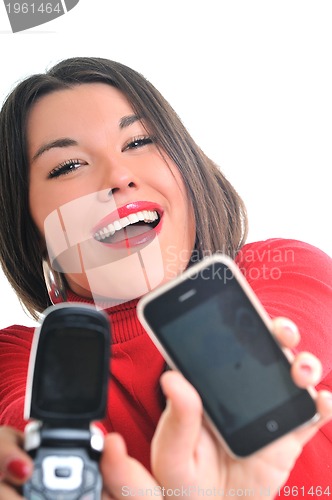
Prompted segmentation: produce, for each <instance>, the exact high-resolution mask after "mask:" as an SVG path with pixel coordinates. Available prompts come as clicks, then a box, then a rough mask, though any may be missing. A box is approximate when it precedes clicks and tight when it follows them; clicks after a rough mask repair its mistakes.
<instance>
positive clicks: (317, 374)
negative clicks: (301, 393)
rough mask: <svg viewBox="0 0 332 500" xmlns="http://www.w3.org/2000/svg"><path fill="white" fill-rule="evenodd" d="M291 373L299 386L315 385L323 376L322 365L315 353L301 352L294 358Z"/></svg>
mask: <svg viewBox="0 0 332 500" xmlns="http://www.w3.org/2000/svg"><path fill="white" fill-rule="evenodd" d="M291 373H292V377H293V380H294V382H295V383H296V384H297V385H298V386H299V387H303V388H306V387H309V386H315V385H317V384H318V382H319V380H320V378H321V376H322V365H321V362H320V361H319V360H318V359H317V358H316V357H315V356H314V355H313V354H310V353H309V352H301V353H299V354H298V355H297V356H296V357H295V358H294V361H293V363H292V368H291Z"/></svg>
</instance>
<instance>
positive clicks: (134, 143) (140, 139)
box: [122, 136, 154, 152]
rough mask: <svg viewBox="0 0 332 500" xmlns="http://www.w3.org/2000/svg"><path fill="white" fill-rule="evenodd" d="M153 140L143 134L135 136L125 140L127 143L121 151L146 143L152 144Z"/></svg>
mask: <svg viewBox="0 0 332 500" xmlns="http://www.w3.org/2000/svg"><path fill="white" fill-rule="evenodd" d="M153 142H154V141H153V139H152V137H148V136H144V137H135V138H134V139H132V140H130V142H127V144H126V145H125V146H124V147H123V149H122V152H124V151H128V150H129V149H138V148H141V147H143V146H146V145H147V144H152V143H153Z"/></svg>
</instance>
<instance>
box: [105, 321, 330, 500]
mask: <svg viewBox="0 0 332 500" xmlns="http://www.w3.org/2000/svg"><path fill="white" fill-rule="evenodd" d="M273 328H274V333H275V335H276V337H277V338H278V340H279V342H280V343H281V344H282V345H283V346H284V347H287V348H290V349H291V348H294V347H295V346H296V345H297V343H298V341H299V338H300V337H299V334H298V331H297V328H296V326H295V325H294V324H293V323H291V322H290V321H288V320H286V319H282V318H278V319H276V320H274V322H273ZM292 375H293V378H294V380H295V381H296V383H297V384H298V385H300V386H301V387H308V386H313V385H316V384H317V383H318V381H319V378H320V375H321V365H320V362H319V361H318V360H317V358H315V357H314V356H312V355H311V354H309V353H301V354H299V355H297V356H296V357H295V359H294V361H293V362H292ZM161 384H162V388H163V390H164V393H165V396H166V398H167V407H166V409H165V411H164V412H163V414H162V416H161V419H160V421H159V424H158V427H157V429H156V433H155V435H154V439H153V442H152V452H151V454H152V470H153V475H154V478H153V477H152V476H151V475H150V474H149V473H148V472H147V471H146V470H145V469H144V468H143V467H142V466H141V465H140V464H139V463H138V462H137V461H135V460H133V459H132V458H130V457H128V456H127V452H126V448H125V444H124V441H123V439H122V438H121V437H120V436H119V435H116V434H113V435H110V436H108V438H107V440H106V446H105V453H104V456H103V459H102V463H101V469H102V472H103V476H104V485H105V493H104V495H105V496H104V498H105V499H109V498H118V499H120V498H123V497H124V496H131V495H130V494H132V496H134V495H135V496H138V495H139V496H140V498H144V496H145V497H146V498H149V497H150V498H151V491H153V489H154V491H155V495H156V496H157V495H159V496H161V491H162V492H163V493H164V496H166V497H167V496H169V497H170V496H173V497H174V496H190V498H191V499H199V500H200V499H201V498H202V495H204V493H205V495H206V496H207V495H210V496H211V495H212V496H213V491H215V495H214V496H221V495H223V496H226V495H227V494H228V496H230V495H231V496H233V497H234V496H235V490H238V491H239V495H238V496H241V495H242V496H243V495H244V494H245V492H247V493H246V494H247V495H248V494H249V493H248V492H250V498H257V499H259V498H262V494H267V493H268V495H269V497H270V498H273V497H274V495H275V494H277V491H278V488H280V487H281V486H282V485H283V484H284V483H285V482H286V480H287V478H288V476H289V474H290V472H291V470H292V468H293V466H294V464H295V462H296V459H297V458H298V456H299V455H300V453H301V451H302V449H303V446H304V445H305V444H306V443H307V442H308V441H309V440H310V439H311V438H312V437H313V436H314V434H315V433H316V432H317V431H318V429H319V428H320V427H321V426H322V425H323V424H324V423H326V422H327V421H328V420H329V419H330V418H331V417H332V395H331V394H330V393H328V392H327V391H321V392H319V393H318V394H317V396H316V404H317V410H318V412H319V414H320V419H319V420H318V421H315V422H312V423H310V424H308V425H307V426H304V427H302V428H299V429H297V430H295V431H293V432H291V433H289V434H288V435H287V436H284V437H282V438H281V439H278V440H277V441H275V442H273V443H272V444H270V445H269V446H267V447H265V448H264V449H262V450H261V451H259V452H257V453H255V454H254V455H252V456H250V457H248V458H245V459H240V460H236V459H234V458H231V457H230V456H229V455H228V454H227V453H226V452H225V451H224V449H223V447H222V446H221V445H220V444H219V442H218V441H217V440H216V438H215V437H214V436H213V435H212V433H211V432H210V430H209V429H207V428H206V427H205V425H204V424H203V420H202V417H203V413H202V404H201V401H200V398H199V396H198V394H197V393H196V391H195V390H194V388H193V387H192V386H191V385H190V384H189V383H188V382H187V381H186V380H185V379H184V378H183V377H182V376H181V375H180V374H179V373H177V372H167V373H165V374H164V375H163V376H162V379H161ZM162 488H163V490H162ZM167 491H168V492H169V495H167Z"/></svg>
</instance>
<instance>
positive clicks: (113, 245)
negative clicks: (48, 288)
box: [27, 83, 195, 301]
mask: <svg viewBox="0 0 332 500" xmlns="http://www.w3.org/2000/svg"><path fill="white" fill-rule="evenodd" d="M27 137H28V155H29V164H30V188H29V189H30V190H29V197H30V211H31V215H32V218H33V220H34V222H35V224H36V225H37V227H38V229H39V231H40V233H41V234H42V235H43V237H44V238H45V241H46V246H47V249H48V253H49V255H50V258H51V263H52V266H53V267H54V268H55V269H58V270H60V269H61V270H62V271H63V272H64V273H65V274H66V278H67V281H68V283H69V285H70V287H71V288H72V289H73V290H74V291H75V292H76V293H78V294H80V295H83V296H93V297H112V298H115V299H120V300H123V301H126V300H130V299H132V298H136V297H139V296H141V295H143V294H144V293H146V292H147V291H148V290H150V289H152V288H154V287H156V286H158V285H159V284H161V283H162V282H164V281H167V280H169V279H170V278H172V277H174V276H176V275H177V274H179V273H180V272H181V271H182V270H183V269H184V268H185V267H186V266H187V264H188V260H189V257H190V254H191V251H192V249H193V246H194V240H195V222H194V215H193V209H192V205H191V203H190V202H189V200H188V197H187V194H186V190H185V187H184V184H183V181H182V178H181V176H180V174H179V171H178V169H177V167H176V165H175V164H174V163H173V162H172V161H171V160H169V159H168V158H167V159H166V161H167V163H166V161H165V156H164V158H163V157H162V156H161V154H160V152H159V151H158V149H157V147H156V145H155V144H154V142H153V138H152V137H150V136H149V133H148V132H147V131H146V129H145V128H144V126H143V124H142V122H141V121H140V120H139V118H138V117H137V116H135V113H134V111H133V109H132V108H131V106H130V105H129V103H128V101H127V100H126V98H125V97H124V96H123V94H122V93H121V92H120V91H118V90H117V89H115V88H114V87H111V86H109V85H106V84H102V83H93V84H82V85H77V86H75V87H73V88H72V89H66V90H61V91H56V92H54V93H52V94H49V95H46V96H44V97H42V98H41V99H40V100H39V101H37V102H36V104H35V105H34V106H33V108H32V110H31V111H30V115H29V119H28V124H27Z"/></svg>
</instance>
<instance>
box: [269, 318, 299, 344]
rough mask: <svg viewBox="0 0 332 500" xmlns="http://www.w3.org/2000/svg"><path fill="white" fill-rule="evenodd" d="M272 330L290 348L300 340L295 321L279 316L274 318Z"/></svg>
mask: <svg viewBox="0 0 332 500" xmlns="http://www.w3.org/2000/svg"><path fill="white" fill-rule="evenodd" d="M272 330H273V333H274V335H275V337H276V338H277V340H278V342H279V343H280V344H281V345H282V346H283V347H287V348H289V349H293V348H294V347H296V346H297V345H298V343H299V342H300V338H301V337H300V334H299V330H298V328H297V326H296V324H295V323H293V321H291V320H290V319H287V318H283V317H278V318H274V319H273V320H272Z"/></svg>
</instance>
